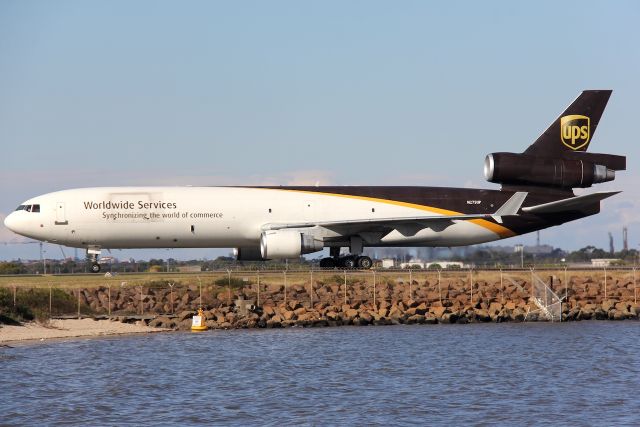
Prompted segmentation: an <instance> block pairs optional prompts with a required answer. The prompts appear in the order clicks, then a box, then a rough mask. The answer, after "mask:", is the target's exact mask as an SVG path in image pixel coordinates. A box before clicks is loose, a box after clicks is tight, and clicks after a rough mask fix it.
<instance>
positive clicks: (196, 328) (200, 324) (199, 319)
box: [191, 308, 207, 332]
mask: <svg viewBox="0 0 640 427" xmlns="http://www.w3.org/2000/svg"><path fill="white" fill-rule="evenodd" d="M191 330H192V331H193V332H202V331H206V330H207V325H205V323H204V313H203V312H202V308H199V309H198V314H197V315H195V316H193V319H192V320H191Z"/></svg>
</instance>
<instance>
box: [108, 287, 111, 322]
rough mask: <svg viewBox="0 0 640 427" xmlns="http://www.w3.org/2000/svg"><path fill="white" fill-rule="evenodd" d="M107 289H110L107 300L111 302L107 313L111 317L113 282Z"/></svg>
mask: <svg viewBox="0 0 640 427" xmlns="http://www.w3.org/2000/svg"><path fill="white" fill-rule="evenodd" d="M107 290H108V292H109V293H108V294H107V301H108V303H109V306H108V307H107V313H108V314H109V317H111V284H109V285H107Z"/></svg>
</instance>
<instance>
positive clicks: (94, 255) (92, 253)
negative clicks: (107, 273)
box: [87, 247, 101, 273]
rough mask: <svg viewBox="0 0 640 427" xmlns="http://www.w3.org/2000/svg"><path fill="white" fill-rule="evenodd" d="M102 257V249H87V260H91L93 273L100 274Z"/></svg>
mask: <svg viewBox="0 0 640 427" xmlns="http://www.w3.org/2000/svg"><path fill="white" fill-rule="evenodd" d="M99 256H100V248H95V247H89V248H87V258H89V259H90V260H91V267H90V269H91V272H92V273H100V268H101V267H100V264H98V257H99Z"/></svg>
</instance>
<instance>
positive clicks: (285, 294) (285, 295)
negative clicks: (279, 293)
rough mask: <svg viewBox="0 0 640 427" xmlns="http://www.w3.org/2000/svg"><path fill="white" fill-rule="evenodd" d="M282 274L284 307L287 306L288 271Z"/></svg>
mask: <svg viewBox="0 0 640 427" xmlns="http://www.w3.org/2000/svg"><path fill="white" fill-rule="evenodd" d="M282 273H283V274H284V305H287V271H286V270H285V271H283V272H282Z"/></svg>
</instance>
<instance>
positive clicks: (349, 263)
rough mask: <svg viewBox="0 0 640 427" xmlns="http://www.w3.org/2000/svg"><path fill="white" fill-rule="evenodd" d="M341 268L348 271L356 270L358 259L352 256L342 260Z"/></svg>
mask: <svg viewBox="0 0 640 427" xmlns="http://www.w3.org/2000/svg"><path fill="white" fill-rule="evenodd" d="M340 267H343V268H346V269H348V270H351V269H353V268H356V259H355V258H354V257H352V256H346V257H344V258H340Z"/></svg>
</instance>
